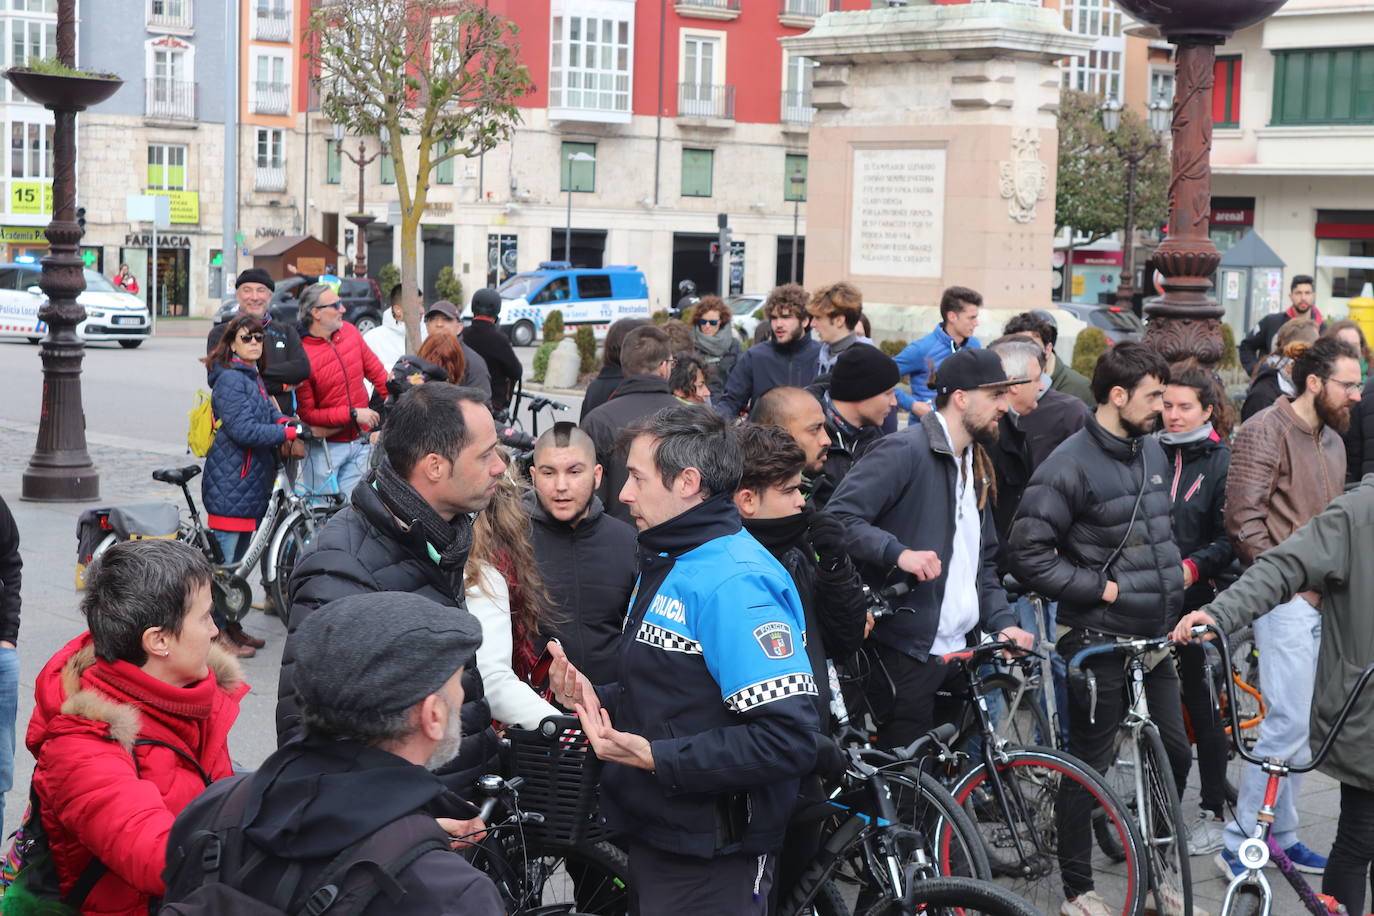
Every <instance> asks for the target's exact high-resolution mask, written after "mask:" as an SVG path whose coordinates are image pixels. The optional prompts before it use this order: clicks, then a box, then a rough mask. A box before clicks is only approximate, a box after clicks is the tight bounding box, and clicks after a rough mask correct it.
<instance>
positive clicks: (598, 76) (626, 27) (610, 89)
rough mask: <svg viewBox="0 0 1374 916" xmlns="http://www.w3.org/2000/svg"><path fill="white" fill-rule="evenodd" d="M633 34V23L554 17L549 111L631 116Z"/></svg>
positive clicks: (550, 55) (605, 18)
mask: <svg viewBox="0 0 1374 916" xmlns="http://www.w3.org/2000/svg"><path fill="white" fill-rule="evenodd" d="M630 14H631V15H633V9H632V8H631V10H630ZM633 31H634V29H633V22H632V21H631V20H629V19H613V18H609V17H600V18H598V17H595V16H561V15H560V16H554V17H553V20H552V23H551V27H550V32H549V35H550V37H549V107H550V108H577V109H591V110H596V111H614V112H623V113H626V114H628V113H629V111H630V85H631V83H632V75H633V63H632V62H633V57H632V48H633Z"/></svg>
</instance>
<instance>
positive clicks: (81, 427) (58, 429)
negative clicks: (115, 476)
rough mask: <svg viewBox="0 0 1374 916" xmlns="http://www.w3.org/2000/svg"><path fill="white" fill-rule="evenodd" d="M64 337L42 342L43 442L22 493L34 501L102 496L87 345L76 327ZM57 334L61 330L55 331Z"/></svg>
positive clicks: (40, 434) (32, 460)
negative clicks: (88, 404) (91, 437)
mask: <svg viewBox="0 0 1374 916" xmlns="http://www.w3.org/2000/svg"><path fill="white" fill-rule="evenodd" d="M62 330H63V331H64V332H65V333H63V334H62V337H63V338H67V337H68V335H70V338H69V339H61V340H55V339H53V337H52V336H49V337H47V338H45V339H44V341H43V350H42V352H41V353H40V357H41V358H42V360H43V406H42V419H41V420H40V421H39V424H38V441H37V444H36V446H35V448H34V452H33V455H32V456H31V457H30V458H29V466H28V468H27V469H25V471H24V476H23V481H22V485H21V489H20V498H21V499H26V500H32V501H35V502H90V501H92V500H95V499H99V498H100V475H99V474H97V473H96V469H95V466H94V465H93V464H92V463H91V456H90V454H89V453H88V452H87V451H86V415H85V413H84V412H83V410H82V406H81V361H82V359H83V358H84V356H85V347H84V345H83V344H82V342H81V341H80V340H79V339H78V338H77V337H76V333H75V330H74V328H73V327H66V328H63V329H62ZM54 334H56V330H54Z"/></svg>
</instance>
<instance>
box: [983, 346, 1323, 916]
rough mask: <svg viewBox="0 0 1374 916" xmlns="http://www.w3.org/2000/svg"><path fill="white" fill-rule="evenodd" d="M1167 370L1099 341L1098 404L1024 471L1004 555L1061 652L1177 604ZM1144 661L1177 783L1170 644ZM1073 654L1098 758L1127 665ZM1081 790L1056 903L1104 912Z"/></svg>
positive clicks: (1072, 708)
mask: <svg viewBox="0 0 1374 916" xmlns="http://www.w3.org/2000/svg"><path fill="white" fill-rule="evenodd" d="M1168 381H1169V366H1168V364H1166V363H1165V362H1164V358H1163V357H1161V356H1160V355H1159V354H1158V353H1156V352H1155V351H1154V350H1153V349H1152V348H1150V347H1148V346H1146V345H1145V344H1143V343H1131V342H1128V343H1120V344H1117V345H1116V346H1114V347H1112V348H1111V349H1110V350H1108V351H1107V352H1106V353H1104V354H1103V355H1102V357H1101V359H1099V360H1098V361H1097V368H1096V369H1095V370H1094V371H1093V397H1094V398H1095V399H1096V400H1097V412H1096V414H1095V415H1094V416H1093V418H1092V419H1090V420H1089V421H1088V425H1087V426H1085V427H1083V428H1082V429H1080V430H1079V431H1078V432H1076V433H1074V434H1073V435H1072V436H1070V437H1069V438H1067V439H1065V440H1064V442H1063V443H1062V444H1061V445H1060V446H1059V447H1058V448H1057V449H1055V450H1054V451H1053V452H1052V453H1051V454H1050V457H1049V458H1048V459H1047V460H1046V461H1045V462H1044V463H1043V464H1041V465H1040V466H1039V467H1037V468H1036V469H1035V471H1034V472H1033V473H1032V474H1031V478H1030V483H1029V484H1028V485H1027V486H1026V491H1025V493H1024V494H1023V495H1022V497H1021V505H1020V508H1019V509H1017V512H1016V516H1015V518H1013V520H1012V523H1011V535H1010V538H1009V540H1010V546H1009V549H1008V550H1007V553H1006V560H1007V562H1008V564H1009V565H1010V567H1011V570H1012V572H1014V573H1015V574H1016V577H1017V578H1018V579H1020V580H1021V581H1022V582H1024V583H1025V584H1026V585H1027V586H1028V587H1029V588H1032V589H1034V590H1035V591H1037V592H1039V593H1040V594H1041V595H1043V596H1044V597H1045V598H1046V599H1048V600H1050V601H1058V602H1059V612H1058V618H1057V623H1058V633H1059V638H1058V642H1057V646H1058V650H1059V654H1060V655H1062V656H1063V657H1064V658H1071V657H1072V656H1073V655H1074V654H1075V653H1076V652H1078V650H1080V649H1082V648H1084V647H1086V646H1089V645H1096V644H1098V643H1103V642H1110V641H1112V640H1114V639H1116V638H1118V637H1126V638H1135V637H1156V636H1163V635H1164V634H1165V633H1167V632H1168V631H1169V630H1170V629H1171V628H1172V627H1173V625H1174V624H1175V623H1176V622H1177V621H1178V618H1179V615H1180V614H1181V613H1182V611H1183V558H1182V557H1181V556H1180V555H1179V552H1178V546H1177V545H1176V544H1175V543H1174V532H1173V522H1172V519H1171V511H1172V509H1173V500H1172V498H1171V497H1170V493H1169V484H1170V481H1171V479H1172V477H1171V475H1172V471H1171V470H1170V469H1169V467H1168V462H1167V461H1166V459H1165V457H1164V451H1163V449H1162V448H1161V447H1160V445H1159V442H1158V441H1156V440H1155V438H1154V437H1153V436H1152V435H1150V433H1151V432H1153V431H1154V428H1155V424H1156V423H1157V422H1158V420H1159V415H1160V412H1161V411H1162V410H1163V409H1164V386H1165V385H1166V384H1167V383H1168ZM1339 445H1340V442H1339V440H1337V447H1338V448H1339ZM1155 661H1156V664H1155V665H1154V667H1153V668H1152V669H1151V670H1150V671H1149V672H1148V673H1147V674H1146V676H1145V691H1146V695H1147V697H1148V699H1149V704H1150V716H1151V717H1152V718H1153V719H1154V722H1155V724H1156V725H1157V726H1159V732H1160V736H1161V737H1162V738H1163V739H1164V747H1165V750H1166V751H1167V753H1168V755H1169V762H1170V764H1171V765H1172V768H1173V771H1174V779H1175V784H1176V785H1183V784H1184V780H1185V778H1186V777H1187V775H1188V765H1189V760H1190V756H1191V755H1190V753H1189V749H1188V737H1187V734H1186V733H1185V732H1184V729H1183V716H1182V712H1181V709H1182V707H1181V705H1180V699H1179V697H1180V693H1179V682H1178V671H1177V670H1176V669H1175V667H1174V662H1173V658H1172V657H1171V656H1170V655H1168V654H1165V655H1163V657H1161V658H1160V659H1157V660H1155ZM1083 667H1084V668H1085V669H1089V670H1091V671H1092V672H1093V673H1094V674H1095V675H1096V677H1097V684H1098V688H1097V703H1096V710H1095V711H1094V710H1093V708H1092V704H1091V702H1090V699H1089V696H1088V691H1087V689H1086V687H1085V686H1084V685H1083V684H1082V683H1079V684H1074V683H1070V687H1069V747H1071V748H1072V749H1073V752H1074V754H1075V755H1077V756H1078V757H1080V758H1082V759H1083V760H1085V761H1087V762H1088V764H1089V765H1091V766H1092V767H1094V768H1095V769H1097V770H1098V771H1099V772H1105V771H1106V770H1107V767H1108V765H1109V764H1110V763H1111V761H1112V754H1113V751H1114V749H1115V739H1116V734H1117V729H1118V728H1119V727H1120V725H1121V721H1122V719H1123V718H1124V717H1125V714H1126V712H1127V710H1126V709H1125V704H1124V693H1123V687H1124V686H1125V667H1124V666H1123V665H1122V663H1121V659H1120V658H1119V657H1118V656H1116V655H1110V654H1109V655H1099V656H1097V657H1096V658H1093V659H1090V660H1089V661H1088V662H1086V663H1085V664H1084V666H1083ZM1266 683H1267V682H1266ZM1075 688H1076V689H1075ZM1092 804H1093V803H1092V799H1091V798H1089V797H1088V794H1087V792H1086V790H1084V789H1082V788H1081V787H1079V786H1078V785H1077V784H1076V783H1073V784H1070V783H1069V782H1068V781H1067V780H1066V781H1065V784H1064V786H1063V787H1062V788H1061V789H1060V792H1059V798H1058V800H1057V807H1056V822H1057V825H1058V831H1059V863H1060V871H1061V873H1062V876H1063V880H1064V893H1065V897H1066V899H1065V901H1064V903H1063V905H1062V906H1061V907H1060V910H1059V912H1060V914H1062V916H1105V914H1107V913H1111V912H1115V911H1114V910H1112V909H1111V908H1110V907H1108V906H1107V904H1106V902H1104V901H1103V899H1102V898H1101V897H1100V896H1098V894H1097V893H1096V891H1094V890H1093V874H1092V864H1091V862H1092V842H1093V840H1092V819H1091V818H1090V817H1088V816H1087V813H1088V812H1089V811H1090V810H1091V809H1092ZM1164 896H1165V897H1166V899H1164V900H1157V901H1155V909H1156V911H1157V912H1158V913H1160V914H1161V916H1163V914H1168V916H1175V914H1180V916H1181V914H1182V912H1183V909H1182V901H1181V900H1179V901H1175V900H1173V899H1170V898H1169V897H1168V896H1167V895H1164Z"/></svg>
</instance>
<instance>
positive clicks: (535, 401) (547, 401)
mask: <svg viewBox="0 0 1374 916" xmlns="http://www.w3.org/2000/svg"><path fill="white" fill-rule="evenodd" d="M568 409H569V407H568V405H567V404H564V403H563V402H562V401H555V400H554V399H553V398H545V397H538V398H530V406H529V412H530V413H538V412H539V411H541V410H568Z"/></svg>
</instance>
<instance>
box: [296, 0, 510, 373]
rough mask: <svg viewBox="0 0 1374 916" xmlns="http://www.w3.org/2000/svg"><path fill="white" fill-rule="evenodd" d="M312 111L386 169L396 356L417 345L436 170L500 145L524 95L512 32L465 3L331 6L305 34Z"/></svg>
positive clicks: (343, 2) (358, 1) (384, 1)
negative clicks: (313, 81)
mask: <svg viewBox="0 0 1374 916" xmlns="http://www.w3.org/2000/svg"><path fill="white" fill-rule="evenodd" d="M306 31H307V36H308V38H309V40H310V44H311V47H312V49H313V50H312V51H311V56H312V58H313V59H314V61H315V63H316V65H317V66H318V68H319V79H320V94H321V107H322V108H323V110H324V112H325V114H327V115H328V116H329V118H330V119H331V120H333V121H334V122H335V123H336V124H342V125H344V126H345V128H347V129H348V130H350V131H351V132H353V133H357V134H362V135H375V136H376V137H377V138H378V139H379V140H380V141H381V142H383V143H386V144H387V145H388V147H389V148H390V153H391V156H392V158H393V161H394V163H395V171H396V190H397V192H398V194H399V195H400V205H401V289H402V302H403V303H404V308H405V317H406V347H407V349H408V350H410V352H412V353H413V352H415V350H417V349H418V348H419V344H420V321H421V319H422V317H423V316H422V315H421V314H420V301H419V298H418V295H417V290H418V288H419V282H418V279H417V277H418V270H417V257H416V255H417V246H418V243H419V235H420V219H421V216H422V215H423V214H424V211H425V203H426V201H427V198H428V195H429V181H430V176H431V174H432V173H433V171H434V169H435V167H436V166H438V165H439V164H440V163H441V162H444V161H446V160H449V159H453V158H455V157H458V156H463V157H471V156H477V155H479V154H481V153H484V152H487V151H488V150H490V149H492V148H493V147H495V146H496V145H497V144H498V143H500V142H502V141H503V140H506V139H508V138H509V137H510V135H511V131H512V130H513V129H514V128H515V125H516V124H518V123H519V122H520V111H519V109H518V108H517V107H516V100H517V99H519V98H520V96H522V95H524V94H525V93H526V92H528V91H529V90H530V89H531V88H532V87H531V83H530V78H529V71H528V70H527V69H526V68H525V66H524V65H523V64H521V63H520V59H519V46H518V44H517V43H516V40H515V36H516V32H517V29H516V27H515V25H514V23H512V22H510V21H509V20H507V19H504V18H502V17H500V16H497V15H494V14H492V13H491V12H489V11H488V10H487V9H485V8H484V6H483V5H482V4H481V3H479V2H474V0H333V2H326V3H325V5H323V6H321V7H320V8H319V9H317V10H315V12H314V13H313V14H312V15H311V17H310V21H309V24H308V25H307V27H306Z"/></svg>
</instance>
